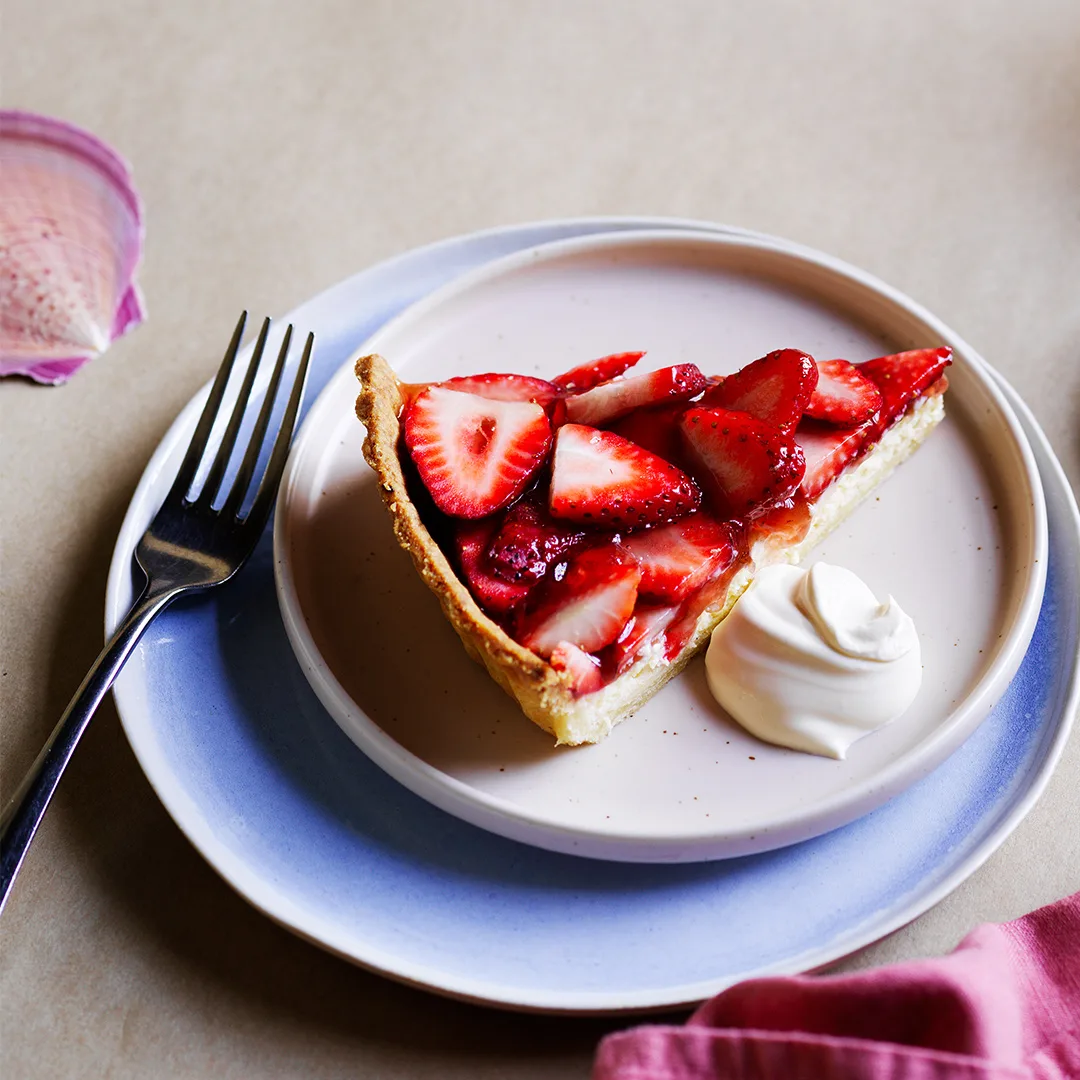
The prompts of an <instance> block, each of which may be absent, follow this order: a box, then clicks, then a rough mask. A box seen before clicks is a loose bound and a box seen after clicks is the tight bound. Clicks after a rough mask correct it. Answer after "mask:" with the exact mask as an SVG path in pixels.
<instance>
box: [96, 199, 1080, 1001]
mask: <svg viewBox="0 0 1080 1080" xmlns="http://www.w3.org/2000/svg"><path fill="white" fill-rule="evenodd" d="M656 227H685V228H697V229H709V228H710V226H707V225H702V224H699V223H692V222H672V221H670V220H664V219H640V218H634V219H617V220H615V219H593V220H577V221H563V222H550V223H542V224H538V225H529V226H521V227H516V228H511V229H499V230H495V231H492V232H486V233H480V234H475V235H472V236H466V237H460V238H456V239H452V240H448V241H445V242H442V243H439V244H436V245H433V246H431V247H427V248H423V249H420V250H417V251H413V252H409V253H408V254H406V255H403V256H400V257H398V258H396V259H393V260H391V261H389V262H387V263H383V264H381V265H379V266H376V267H373V268H372V269H370V270H367V271H364V272H363V273H360V274H358V275H356V276H355V277H352V278H350V279H349V280H347V281H345V282H342V283H341V284H340V285H338V286H335V287H334V288H332V289H330V290H329V291H328V292H326V293H324V294H322V295H321V296H319V297H317V298H315V299H314V300H312V301H310V302H309V303H307V304H305V305H303V306H302V307H301V308H299V309H297V310H296V311H295V312H293V313H292V314H291V316H290V319H291V321H292V322H294V323H295V324H296V325H297V328H298V329H302V330H305V331H306V330H308V329H311V330H314V331H315V333H316V335H317V338H318V349H317V357H316V363H315V366H314V370H313V372H312V384H311V390H310V393H309V401H310V400H313V399H314V396H315V395H316V394H317V392H318V391H319V390H320V389H321V388H322V386H323V384H324V383H325V382H326V381H327V380H328V379H329V377H330V376H331V375H332V374H333V373H334V371H336V370H337V368H338V367H339V366H340V365H341V363H342V362H343V361H344V360H345V359H346V358H347V357H348V355H349V354H350V353H351V352H352V350H353V348H354V347H355V346H356V344H357V343H358V342H359V341H361V340H363V339H364V338H366V337H367V336H368V335H370V334H371V333H372V332H373V331H374V330H375V329H376V328H378V327H379V326H380V325H381V324H382V323H384V322H385V321H386V320H387V319H388V318H390V317H391V316H392V315H394V314H396V313H397V312H398V311H400V310H401V309H402V308H403V307H405V306H406V305H407V304H409V303H411V302H412V301H414V300H416V299H417V298H419V297H420V296H423V295H425V294H426V293H428V292H430V291H431V290H432V289H433V288H435V287H437V286H439V285H441V284H443V283H445V282H446V281H448V280H449V279H450V278H452V277H453V276H455V275H456V274H458V273H460V272H462V271H464V270H467V269H470V268H472V267H475V266H478V265H480V264H481V263H484V262H486V261H488V260H490V259H493V258H496V257H498V256H501V255H504V254H507V253H508V252H511V251H515V250H519V249H521V248H524V247H528V246H532V245H534V244H538V243H543V242H546V241H550V240H554V239H559V238H562V237H568V236H576V235H584V234H588V233H595V232H606V231H614V230H622V229H641V228H656ZM1002 385H1003V390H1004V391H1005V393H1006V395H1007V396H1008V398H1009V401H1010V403H1011V404H1012V405H1013V407H1014V408H1015V409H1016V411H1017V412H1018V414H1019V415H1020V417H1021V420H1022V423H1023V424H1024V427H1025V430H1026V432H1027V434H1028V437H1029V439H1030V441H1031V443H1032V446H1033V448H1034V451H1035V454H1036V457H1037V459H1038V462H1039V468H1040V471H1041V475H1042V479H1043V485H1044V489H1045V494H1046V501H1047V510H1048V515H1049V522H1050V565H1049V570H1048V578H1047V586H1046V592H1045V597H1044V601H1043V607H1042V611H1041V615H1040V619H1039V623H1038V626H1037V628H1036V631H1035V637H1034V640H1033V643H1032V647H1031V648H1030V650H1029V652H1028V655H1027V657H1026V659H1025V660H1024V663H1023V665H1022V666H1021V669H1020V671H1019V673H1018V674H1017V676H1016V678H1015V679H1014V680H1013V682H1012V684H1011V685H1010V687H1009V690H1008V691H1007V693H1006V695H1005V697H1004V698H1003V699H1002V701H1001V702H1000V703H999V704H998V706H997V707H996V708H995V709H994V711H993V712H992V713H991V715H990V717H989V718H988V719H987V720H986V721H985V722H984V723H983V724H982V725H981V726H980V727H979V729H978V730H977V731H976V733H975V734H974V735H973V736H972V737H971V738H970V739H969V740H968V741H967V742H966V743H965V744H964V745H963V746H962V747H961V748H960V750H958V751H957V752H956V753H955V754H953V755H952V757H950V758H949V759H948V760H947V761H946V762H945V764H943V765H942V766H941V767H939V768H938V769H937V770H936V771H935V772H934V773H932V774H931V775H930V776H928V777H927V778H926V779H925V780H923V781H921V782H920V783H918V784H917V785H915V786H914V787H913V788H911V789H909V790H908V791H907V792H905V793H904V794H903V795H901V796H899V797H897V798H895V799H893V800H892V801H890V802H889V803H887V804H886V805H885V806H883V807H881V808H880V809H878V810H876V811H875V812H874V813H872V814H870V815H868V816H867V817H864V818H862V819H861V820H859V821H857V822H855V823H853V824H851V825H849V826H846V827H845V828H843V829H839V830H837V831H835V832H832V833H829V834H828V835H826V836H823V837H819V838H817V839H815V840H811V841H807V842H805V843H802V844H798V845H795V846H792V847H788V848H784V849H782V850H779V851H774V852H770V853H767V854H762V855H755V856H751V857H747V858H741V859H734V860H728V861H725V862H719V863H699V864H690V865H681V866H662V865H661V866H657V865H652V866H644V865H632V864H616V863H605V862H597V861H592V860H587V859H580V858H575V857H572V856H563V855H556V854H553V853H550V852H546V851H541V850H539V849H535V848H531V847H526V846H523V845H520V844H517V843H514V842H512V841H509V840H504V839H501V838H499V837H497V836H494V835H492V834H489V833H486V832H483V831H481V830H479V829H477V828H475V827H473V826H470V825H467V824H465V823H463V822H462V821H460V820H458V819H456V818H453V817H450V816H449V815H447V814H445V813H443V812H441V811H439V810H437V809H435V808H434V807H432V806H431V805H429V804H428V803H426V802H424V801H423V800H421V799H420V798H418V797H417V796H415V795H412V794H411V793H409V792H408V791H406V790H405V789H404V788H403V787H401V786H399V785H398V784H397V783H396V782H395V781H393V780H391V779H390V778H389V777H387V776H386V775H385V774H384V773H382V772H381V771H380V770H379V769H378V768H377V767H376V766H374V765H373V764H372V763H371V762H370V761H369V760H368V759H367V758H366V757H365V756H364V755H363V754H362V753H361V752H360V751H359V750H358V749H357V748H356V747H355V746H354V745H353V744H352V743H351V742H350V741H349V739H348V738H347V737H346V736H345V735H344V734H343V733H342V732H341V730H340V729H339V728H338V727H337V725H336V724H335V723H334V721H333V720H332V719H331V718H330V717H329V716H328V715H327V714H326V712H325V711H324V710H323V708H322V706H321V705H320V704H319V702H318V700H317V699H316V698H315V696H314V694H313V693H312V691H311V690H310V689H309V687H308V684H307V682H306V680H305V679H304V677H303V675H302V674H301V672H300V671H299V669H298V667H297V664H296V661H295V660H294V658H293V653H292V650H291V649H290V647H289V644H288V641H287V640H286V637H285V632H284V629H283V627H282V624H281V619H280V617H279V614H278V609H277V603H276V599H275V593H274V580H273V567H272V552H271V545H270V536H269V534H268V535H267V536H266V537H264V539H263V542H262V544H261V546H260V548H259V550H258V551H257V552H256V554H255V556H254V557H253V559H252V561H251V563H250V564H249V565H248V566H247V567H246V568H245V570H244V571H243V572H242V574H241V575H239V577H238V578H237V580H236V581H235V582H234V583H233V584H232V585H231V586H229V587H228V588H225V589H221V590H219V591H218V592H217V593H216V594H212V595H211V596H210V597H208V598H206V599H203V600H200V601H196V602H192V603H190V604H186V605H184V606H179V605H177V606H176V607H174V608H172V609H170V610H169V611H168V612H167V613H166V614H165V615H164V616H163V617H161V618H160V619H159V620H158V621H157V622H156V623H155V624H154V626H153V627H152V628H151V630H150V631H149V632H148V634H147V636H146V637H145V639H144V640H143V642H142V644H141V645H140V646H139V648H138V650H137V653H136V655H135V656H134V657H133V658H132V660H131V661H130V662H129V664H128V667H127V669H126V670H125V672H124V674H123V676H122V677H121V679H120V680H119V682H118V683H117V687H116V697H117V704H118V708H119V711H120V716H121V719H122V721H123V724H124V729H125V731H126V732H127V736H128V738H129V740H130V741H131V744H132V746H133V748H134V750H135V753H136V756H137V757H138V759H139V761H140V763H141V765H142V767H143V769H144V770H145V772H146V774H147V776H148V777H149V779H150V782H151V783H152V784H153V786H154V788H155V789H156V790H157V792H158V794H159V796H160V797H161V799H162V802H163V803H164V804H165V806H166V808H167V809H168V811H169V812H170V814H171V815H172V816H173V818H174V819H175V820H176V822H177V824H178V825H179V826H180V827H181V829H182V830H183V831H184V832H185V833H186V834H187V836H188V837H189V839H190V840H191V841H192V842H193V843H194V844H195V846H196V847H197V848H198V849H199V850H200V851H201V852H202V854H203V855H204V856H205V857H206V859H207V860H208V861H209V862H210V863H211V865H213V866H214V868H215V869H216V870H217V871H218V872H219V873H220V874H221V875H222V876H223V877H224V878H225V879H226V880H227V881H228V882H229V883H230V884H231V885H232V886H233V887H234V888H236V889H237V890H238V891H239V892H240V893H241V894H242V895H244V896H245V897H246V898H247V899H248V900H250V901H251V903H253V904H254V905H255V906H256V907H258V908H260V909H261V910H263V911H264V912H265V913H266V914H267V915H269V916H270V917H271V918H274V919H275V920H277V921H278V922H280V923H282V924H283V925H285V926H287V927H289V928H290V929H292V930H294V931H296V932H297V933H299V934H301V935H302V936H304V937H307V938H309V939H311V940H312V941H314V942H316V943H318V944H320V945H322V946H324V947H325V948H327V949H330V950H332V951H334V952H337V953H339V954H341V955H342V956H344V957H346V958H348V959H350V960H353V961H355V962H357V963H360V964H363V965H364V966H366V967H370V968H373V969H375V970H377V971H381V972H383V973H385V974H387V975H390V976H392V977H395V978H398V979H402V980H405V981H408V982H411V983H415V984H417V985H421V986H425V987H428V988H430V989H432V990H436V991H439V992H443V993H447V994H452V995H455V996H459V997H465V998H469V999H473V1000H477V1001H482V1002H488V1003H492V1004H499V1005H503V1006H510V1007H517V1008H527V1009H539V1010H550V1011H561V1012H579V1011H614V1010H623V1009H646V1008H658V1007H664V1006H673V1005H678V1004H687V1003H691V1002H694V1001H698V1000H700V999H702V998H704V997H706V996H708V995H710V994H713V993H715V992H716V991H718V990H719V989H721V988H723V987H724V986H727V985H729V984H731V983H733V982H736V981H738V980H740V979H743V978H746V977H749V976H752V975H759V974H765V973H776V972H792V971H800V970H807V969H811V968H815V967H819V966H821V965H823V964H826V963H828V962H829V961H831V960H834V959H836V958H838V957H841V956H844V955H846V954H848V953H850V952H852V951H854V950H855V949H858V948H860V947H862V946H863V945H866V944H868V943H869V942H871V941H874V940H876V939H877V938H880V937H882V936H883V935H885V934H887V933H889V932H890V931H891V930H894V929H896V928H897V927H899V926H901V925H903V924H904V923H906V922H908V921H910V920H911V919H912V918H914V917H915V916H917V915H919V914H920V913H921V912H923V911H925V910H926V909H927V908H929V907H930V906H931V905H933V904H934V903H936V902H937V901H938V900H940V899H941V898H942V897H943V896H945V895H946V894H947V893H948V892H949V891H950V890H952V889H954V888H955V887H956V886H957V885H958V884H959V883H960V882H961V881H963V880H964V878H966V877H967V876H968V875H969V874H970V873H972V872H973V871H974V870H975V869H976V868H977V867H978V866H979V865H980V864H981V863H982V862H983V861H984V860H985V859H986V858H987V857H988V856H989V855H990V854H991V852H993V850H994V849H995V848H996V847H997V846H998V845H999V844H1000V843H1001V841H1002V840H1003V839H1004V838H1005V837H1006V836H1007V835H1008V833H1009V832H1010V831H1011V830H1012V829H1013V828H1015V826H1016V825H1017V823H1018V822H1019V821H1020V820H1021V818H1022V817H1023V816H1024V814H1025V813H1026V812H1027V811H1028V810H1029V809H1030V808H1031V806H1032V805H1033V804H1034V802H1035V800H1036V799H1037V798H1038V796H1039V794H1040V793H1041V791H1042V789H1043V787H1044V785H1045V783H1046V781H1047V779H1048V778H1049V776H1050V773H1051V771H1052V769H1053V766H1054V764H1055V762H1056V760H1057V758H1058V755H1059V753H1060V751H1061V748H1062V746H1063V745H1064V741H1065V739H1066V737H1067V734H1068V728H1069V724H1070V722H1071V719H1072V717H1073V716H1074V714H1075V711H1076V705H1077V699H1078V697H1080V679H1078V671H1080V603H1078V600H1077V597H1080V516H1078V514H1077V509H1076V504H1075V501H1074V500H1073V497H1072V493H1071V491H1070V489H1069V486H1068V484H1067V482H1066V480H1065V478H1064V475H1063V474H1062V472H1061V469H1060V466H1059V465H1058V464H1057V462H1056V460H1055V459H1054V457H1053V454H1052V452H1051V451H1050V449H1049V447H1048V446H1047V443H1046V440H1045V437H1044V436H1043V435H1042V433H1041V432H1040V431H1039V429H1038V427H1037V425H1036V424H1035V422H1034V420H1033V419H1032V418H1031V416H1030V413H1029V412H1028V410H1027V409H1026V408H1025V407H1024V406H1023V403H1022V402H1021V401H1020V400H1019V399H1018V398H1017V397H1016V395H1015V393H1014V392H1013V391H1012V390H1011V389H1009V388H1008V387H1007V386H1005V385H1004V384H1002ZM202 396H203V395H199V397H197V398H196V400H194V401H193V402H192V403H191V404H190V405H189V406H188V408H186V409H185V410H184V412H183V413H182V414H181V415H180V417H178V419H177V421H176V423H175V424H174V425H173V427H172V428H171V429H170V431H169V432H168V434H167V435H166V437H165V439H164V440H163V441H162V444H161V446H160V447H159V448H158V450H157V452H156V453H155V455H154V457H153V459H152V460H151V462H150V464H149V465H148V467H147V470H146V473H145V474H144V476H143V479H142V482H141V483H140V485H139V488H138V490H137V491H136V494H135V497H134V499H133V501H132V505H131V507H130V508H129V511H128V514H127V518H126V519H125V522H124V526H123V528H122V530H121V533H120V536H119V538H118V541H117V546H116V551H115V554H114V558H113V564H112V568H111V572H110V577H109V585H108V593H107V602H106V619H107V622H108V624H109V626H110V627H111V626H113V625H114V624H115V623H116V621H117V620H118V618H119V616H120V614H121V613H122V612H123V611H124V610H125V608H126V606H127V604H128V603H129V601H130V597H131V551H132V549H133V547H134V544H135V540H136V539H137V537H138V536H139V535H140V534H141V532H142V530H143V529H144V528H145V525H146V523H147V521H148V520H149V518H150V517H151V516H152V513H153V511H154V508H155V502H156V500H157V499H159V498H160V495H161V489H162V485H163V484H164V483H165V481H166V478H167V477H168V476H169V473H170V470H171V469H173V468H175V465H176V459H177V452H178V451H179V450H181V449H182V447H183V445H184V444H185V443H186V441H187V439H188V437H189V434H190V431H191V430H192V428H193V427H194V424H195V418H196V415H197V411H198V409H199V407H200V405H201V399H202Z"/></svg>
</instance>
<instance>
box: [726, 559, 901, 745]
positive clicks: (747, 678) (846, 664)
mask: <svg viewBox="0 0 1080 1080" xmlns="http://www.w3.org/2000/svg"><path fill="white" fill-rule="evenodd" d="M705 673H706V678H707V679H708V683H709V689H710V690H711V691H712V693H713V696H714V697H715V698H716V700H717V701H718V702H719V703H720V705H721V707H722V708H724V709H726V710H727V712H728V713H730V715H731V716H732V717H733V718H734V719H735V720H737V721H738V722H739V723H740V724H742V726H743V727H744V728H746V729H747V730H748V731H749V732H750V733H751V734H753V735H756V736H757V737H758V738H759V739H763V740H765V741H766V742H771V743H776V744H777V745H778V746H788V747H791V748H792V749H794V750H805V751H807V752H808V753H811V754H821V755H822V756H824V757H831V758H837V759H842V758H843V757H845V755H846V754H847V751H848V749H849V747H850V746H851V744H852V743H854V742H855V740H856V739H859V738H861V737H862V736H863V735H867V734H869V733H870V732H871V731H876V730H877V729H878V728H881V727H884V726H885V725H886V724H888V723H890V722H891V721H893V720H895V719H896V718H897V717H898V716H900V715H901V713H903V712H905V711H906V710H907V708H908V706H910V705H911V703H912V701H914V700H915V695H916V694H917V693H918V692H919V685H920V684H921V682H922V657H921V653H920V650H919V636H918V633H917V632H916V630H915V624H914V623H913V622H912V621H911V619H910V618H909V617H908V616H907V615H905V614H904V612H903V611H901V610H900V605H899V604H897V602H896V601H895V600H894V599H893V598H892V597H891V596H890V597H889V598H888V600H886V601H885V603H880V602H879V601H878V599H877V597H876V596H875V595H874V593H873V592H872V591H871V589H870V588H869V587H868V586H867V585H866V584H865V582H863V580H862V579H861V578H860V577H858V576H857V575H856V574H853V573H852V572H851V571H850V570H845V569H844V568H843V567H840V566H830V565H829V564H827V563H815V564H814V566H812V567H811V568H810V569H809V570H804V569H802V568H801V567H798V566H788V565H786V564H781V565H777V566H767V567H765V568H763V569H762V570H761V571H759V572H758V575H757V577H756V579H755V580H754V583H753V584H752V585H751V586H750V588H749V589H747V591H746V592H745V593H744V594H743V595H742V596H741V597H740V598H739V600H738V602H737V603H736V604H735V606H734V607H733V608H732V609H731V612H730V613H729V614H728V617H727V618H726V619H724V621H723V622H722V623H720V625H719V626H717V628H716V629H715V630H714V631H713V635H712V640H711V641H710V642H709V648H708V651H707V652H706V654H705Z"/></svg>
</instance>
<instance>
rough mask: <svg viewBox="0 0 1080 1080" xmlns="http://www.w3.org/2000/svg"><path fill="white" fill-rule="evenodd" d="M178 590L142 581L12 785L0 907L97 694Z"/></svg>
mask: <svg viewBox="0 0 1080 1080" xmlns="http://www.w3.org/2000/svg"><path fill="white" fill-rule="evenodd" d="M180 591H181V590H179V589H176V588H171V589H167V590H164V591H160V590H159V591H156V592H155V593H153V594H151V592H150V587H149V584H147V585H146V586H145V587H144V588H143V591H142V594H141V595H140V596H139V599H138V600H136V601H135V603H134V605H133V606H132V608H131V610H130V611H129V612H128V613H127V615H126V616H125V617H124V620H123V621H122V622H121V623H120V625H119V626H118V627H117V628H116V631H115V632H114V633H113V635H112V637H111V638H109V640H108V642H107V643H106V645H105V648H104V649H102V650H101V654H100V655H99V656H98V658H97V660H95V661H94V666H93V667H92V668H90V670H89V671H88V672H87V674H86V678H85V679H83V681H82V685H81V686H80V687H79V689H78V690H77V691H76V693H75V696H74V697H73V698H72V699H71V703H70V704H69V705H68V707H67V708H66V709H65V710H64V715H63V716H61V717H60V722H59V723H58V724H57V725H56V727H55V728H53V732H52V734H51V735H50V736H49V740H48V742H46V743H45V745H44V746H43V747H42V749H41V753H40V754H38V756H37V759H36V760H35V761H34V764H33V765H32V766H31V767H30V771H29V772H28V773H27V774H26V776H25V777H24V778H23V781H22V783H21V784H20V785H19V788H18V790H17V791H16V792H15V794H14V795H13V796H12V798H11V800H10V801H9V802H8V804H7V805H6V806H5V807H4V812H3V815H2V816H0V911H2V910H3V908H4V903H5V902H6V900H7V896H8V891H9V890H10V889H11V883H12V882H13V881H14V880H15V875H16V874H17V873H18V872H19V867H20V866H21V865H22V861H23V857H24V856H25V855H26V850H27V848H28V847H29V846H30V841H31V840H33V839H34V833H36V832H37V827H38V825H40V824H41V819H42V817H44V815H45V810H46V809H47V807H48V805H49V801H50V800H51V799H52V796H53V792H54V791H55V790H56V785H57V784H58V783H59V782H60V777H61V776H62V775H63V772H64V769H65V768H67V763H68V762H69V761H70V760H71V755H72V753H73V752H74V750H75V747H76V745H77V744H78V742H79V739H80V738H82V733H83V732H84V731H85V730H86V727H87V725H88V724H89V723H90V718H91V717H92V716H93V715H94V712H95V711H96V710H97V707H98V706H99V705H100V704H101V700H102V698H104V697H105V695H106V694H107V693H108V691H109V687H110V686H112V684H113V680H114V679H115V678H116V676H117V675H118V674H119V673H120V669H121V668H122V667H123V666H124V662H125V661H126V660H127V658H128V657H129V656H130V655H131V651H132V649H134V648H135V646H136V645H137V644H138V641H139V638H141V637H142V635H143V633H144V632H145V630H146V628H147V627H148V626H149V625H150V622H151V620H153V618H154V616H155V615H157V614H158V613H159V612H160V611H161V610H162V609H163V608H165V607H166V606H167V605H168V604H169V603H170V602H171V601H172V600H174V599H175V598H176V596H177V595H178V594H179V592H180Z"/></svg>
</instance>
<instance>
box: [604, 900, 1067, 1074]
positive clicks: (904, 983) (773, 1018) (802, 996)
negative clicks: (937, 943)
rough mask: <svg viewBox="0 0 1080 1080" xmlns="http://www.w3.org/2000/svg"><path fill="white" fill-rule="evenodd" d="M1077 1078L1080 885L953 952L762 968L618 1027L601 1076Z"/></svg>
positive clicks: (981, 931)
mask: <svg viewBox="0 0 1080 1080" xmlns="http://www.w3.org/2000/svg"><path fill="white" fill-rule="evenodd" d="M1066 1078H1068V1080H1076V1078H1080V893H1077V894H1076V895H1075V896H1070V897H1067V898H1066V899H1064V900H1060V901H1059V902H1058V903H1056V904H1051V905H1050V906H1049V907H1044V908H1040V909H1039V910H1038V911H1034V912H1032V913H1031V914H1030V915H1025V916H1024V917H1023V918H1022V919H1017V920H1016V921H1015V922H1010V923H1003V924H1001V925H994V924H991V923H987V924H985V925H983V926H979V927H977V928H976V929H975V930H973V931H972V932H971V933H970V934H968V936H967V937H966V938H964V940H963V941H962V942H961V943H960V944H959V945H958V946H957V948H956V951H955V952H953V953H950V954H949V955H948V956H945V957H942V958H940V959H934V960H916V961H913V962H911V963H905V964H896V965H894V966H892V967H883V968H878V969H876V970H873V971H863V972H859V973H857V974H854V975H829V976H813V975H801V976H795V977H791V978H768V979H751V980H748V981H747V982H744V983H740V984H739V985H737V986H733V987H731V988H730V989H728V990H725V991H724V992H723V993H721V994H719V995H718V996H716V997H714V998H713V999H712V1000H710V1001H707V1002H706V1003H705V1004H704V1005H702V1006H701V1008H699V1009H698V1010H697V1012H695V1013H694V1015H693V1016H692V1017H691V1018H690V1020H689V1021H688V1022H687V1024H686V1025H685V1026H682V1027H679V1026H674V1025H670V1026H668V1025H647V1026H643V1027H638V1028H633V1029H631V1030H629V1031H623V1032H618V1033H616V1034H613V1035H608V1036H607V1037H606V1038H605V1039H604V1040H603V1041H602V1042H601V1043H600V1046H599V1048H598V1050H597V1054H596V1059H595V1062H594V1068H593V1080H1066Z"/></svg>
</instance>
